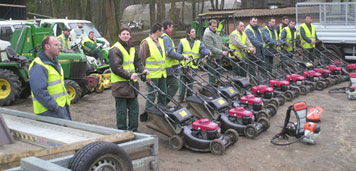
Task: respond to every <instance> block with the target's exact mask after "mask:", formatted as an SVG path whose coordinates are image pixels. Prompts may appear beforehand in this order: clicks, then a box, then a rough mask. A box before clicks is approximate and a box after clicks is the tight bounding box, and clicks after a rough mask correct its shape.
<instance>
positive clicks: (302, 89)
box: [299, 85, 308, 95]
mask: <svg viewBox="0 0 356 171" xmlns="http://www.w3.org/2000/svg"><path fill="white" fill-rule="evenodd" d="M299 88H300V94H301V95H306V94H307V93H308V90H307V88H306V87H305V86H304V85H302V86H300V87H299Z"/></svg>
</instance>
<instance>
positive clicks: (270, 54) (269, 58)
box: [262, 17, 279, 72]
mask: <svg viewBox="0 0 356 171" xmlns="http://www.w3.org/2000/svg"><path fill="white" fill-rule="evenodd" d="M275 26H276V19H275V18H272V17H270V18H269V19H268V24H267V25H266V26H265V27H264V28H263V30H262V34H263V40H264V42H265V44H266V47H265V48H264V54H265V65H264V66H265V69H266V70H267V71H270V72H272V68H273V58H274V54H275V53H276V52H275V50H274V48H273V47H276V46H277V45H278V44H279V43H278V34H277V30H276V29H275Z"/></svg>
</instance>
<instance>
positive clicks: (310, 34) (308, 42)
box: [299, 15, 318, 62]
mask: <svg viewBox="0 0 356 171" xmlns="http://www.w3.org/2000/svg"><path fill="white" fill-rule="evenodd" d="M311 22H312V17H311V16H309V15H307V16H306V17H305V23H303V24H301V25H300V26H299V32H300V41H301V43H302V46H303V47H304V49H306V50H305V52H304V53H305V54H304V56H303V58H304V61H305V62H307V61H308V60H307V59H306V58H305V56H307V57H308V58H309V60H311V61H314V60H315V52H314V48H315V43H316V42H317V41H318V36H317V35H316V32H315V27H314V25H313V24H312V23H311Z"/></svg>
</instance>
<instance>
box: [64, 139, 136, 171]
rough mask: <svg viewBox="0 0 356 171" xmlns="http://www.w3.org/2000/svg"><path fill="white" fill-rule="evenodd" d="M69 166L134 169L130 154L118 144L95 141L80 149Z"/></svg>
mask: <svg viewBox="0 0 356 171" xmlns="http://www.w3.org/2000/svg"><path fill="white" fill-rule="evenodd" d="M69 168H70V169H71V170H74V171H79V170H109V171H114V170H129V171H132V170H133V166H132V162H131V160H130V157H129V155H128V154H127V153H126V152H125V151H124V150H123V149H122V148H121V147H119V146H118V145H117V144H113V143H109V142H93V143H90V144H88V145H86V146H84V147H83V148H81V149H80V150H78V151H77V152H76V153H75V155H74V156H73V158H72V159H71V161H70V163H69Z"/></svg>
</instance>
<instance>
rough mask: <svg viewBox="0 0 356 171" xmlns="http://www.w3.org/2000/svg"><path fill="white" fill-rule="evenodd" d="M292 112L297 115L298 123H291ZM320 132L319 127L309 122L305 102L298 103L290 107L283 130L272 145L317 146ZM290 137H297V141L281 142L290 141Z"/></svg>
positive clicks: (272, 141)
mask: <svg viewBox="0 0 356 171" xmlns="http://www.w3.org/2000/svg"><path fill="white" fill-rule="evenodd" d="M292 111H294V113H295V116H296V119H297V122H290V117H291V112H292ZM319 132H320V127H319V126H317V125H316V124H315V123H313V122H307V104H306V103H305V102H298V103H295V104H293V105H291V106H289V107H288V110H287V115H286V118H285V120H284V125H283V127H282V130H281V132H280V133H278V134H276V135H275V136H273V138H272V139H271V143H272V144H274V145H278V146H286V145H291V144H294V143H296V142H302V143H304V144H316V138H317V137H318V135H319ZM289 137H296V139H295V140H293V141H288V142H287V143H282V142H281V140H288V139H289Z"/></svg>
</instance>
